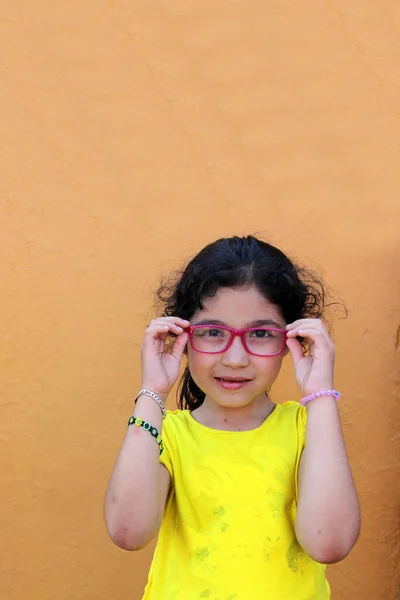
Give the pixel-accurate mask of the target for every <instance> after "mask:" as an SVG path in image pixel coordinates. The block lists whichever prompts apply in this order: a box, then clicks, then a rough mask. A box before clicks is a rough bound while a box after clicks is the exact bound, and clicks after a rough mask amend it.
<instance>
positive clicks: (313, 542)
mask: <svg viewBox="0 0 400 600" xmlns="http://www.w3.org/2000/svg"><path fill="white" fill-rule="evenodd" d="M307 413H308V415H307V431H306V440H307V441H306V447H305V449H304V450H303V454H302V457H301V460H300V467H299V495H298V506H297V518H296V535H297V539H298V540H299V543H300V545H301V546H302V547H303V548H304V550H305V551H306V552H307V554H308V555H309V556H311V558H313V559H314V560H316V561H317V562H321V563H334V562H338V561H340V560H342V559H343V558H344V557H345V556H347V554H348V553H349V552H350V550H351V549H352V547H353V546H354V544H355V543H356V541H357V538H358V535H359V532H360V507H359V503H358V498H357V492H356V490H355V487H354V483H353V478H352V475H351V470H350V465H349V462H348V459H347V455H346V449H345V444H344V440H343V435H342V429H341V425H340V419H339V412H338V409H337V403H336V400H335V399H334V398H332V397H331V396H322V397H320V398H316V399H315V400H312V401H311V402H308V403H307Z"/></svg>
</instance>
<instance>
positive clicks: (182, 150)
mask: <svg viewBox="0 0 400 600" xmlns="http://www.w3.org/2000/svg"><path fill="white" fill-rule="evenodd" d="M1 12H2V16H1V20H0V53H1V76H0V90H1V92H0V108H1V119H0V222H1V255H0V265H1V281H2V285H1V289H2V293H1V295H0V312H1V315H2V317H1V326H0V327H1V332H0V340H1V347H0V361H1V380H0V387H1V398H0V402H1V404H0V441H1V452H0V486H1V490H2V491H1V495H0V514H1V540H2V543H1V546H0V597H1V599H2V600H110V599H112V600H126V599H127V598H131V599H132V600H139V599H140V598H141V593H142V589H143V585H144V583H145V580H146V573H147V569H148V565H149V560H150V556H151V550H152V549H151V548H149V549H147V550H145V551H143V552H141V553H137V554H130V553H124V552H123V551H121V550H119V549H117V548H116V547H114V546H113V545H112V543H111V542H110V541H109V539H108V537H107V534H106V530H105V527H104V524H103V517H102V503H103V496H104V492H105V488H106V485H107V481H108V477H109V475H110V472H111V469H112V466H113V463H114V460H115V458H116V455H117V452H118V449H119V445H120V443H121V441H122V438H123V435H124V427H125V422H126V418H127V416H128V415H129V414H130V411H131V407H132V396H133V395H134V393H135V391H137V389H138V386H139V385H140V364H139V345H140V342H141V337H142V331H143V328H144V326H145V324H146V322H147V320H148V311H149V309H150V307H151V298H152V296H151V295H152V291H153V290H154V288H155V286H156V284H157V281H158V279H159V276H160V274H161V272H165V271H168V269H170V268H172V267H174V266H176V265H178V264H179V263H180V262H181V260H182V259H183V257H185V256H190V255H191V254H192V253H193V252H195V251H196V250H197V249H199V248H200V247H201V246H202V245H203V244H205V243H207V242H209V241H211V240H213V239H214V238H216V237H219V236H221V235H231V234H234V233H235V234H242V233H247V232H255V231H259V232H261V233H262V234H264V235H265V236H266V237H267V238H268V239H269V240H271V241H272V242H273V243H276V244H277V245H279V246H281V247H282V248H283V249H285V250H286V251H288V252H289V253H291V254H292V255H294V256H297V257H298V259H299V260H301V261H303V262H305V263H308V264H311V265H312V266H315V267H318V266H321V268H322V269H323V274H324V276H325V278H326V280H327V281H328V282H329V283H330V284H331V286H332V287H333V288H334V289H335V290H336V292H337V294H338V295H339V296H340V297H341V298H342V299H343V301H344V302H345V304H346V306H347V308H348V310H349V317H348V319H347V320H338V321H337V322H336V324H335V342H336V346H337V354H338V358H337V383H336V385H337V387H338V388H339V389H340V390H341V391H342V393H343V400H342V402H341V411H342V415H343V423H344V429H345V435H346V440H347V444H348V451H349V455H350V458H351V462H352V465H353V470H354V476H355V479H356V482H357V486H358V490H359V493H360V498H361V502H362V510H363V528H362V535H361V537H360V540H359V543H358V545H357V546H356V548H355V549H354V551H353V552H352V553H351V555H350V556H349V557H348V559H347V560H346V561H344V562H343V563H341V564H338V565H335V566H332V567H330V568H329V571H328V572H329V577H330V580H331V583H332V588H333V598H334V599H340V600H354V599H360V600H361V599H362V600H396V599H397V598H398V593H399V571H398V570H397V568H398V564H399V546H398V539H399V537H398V536H399V522H398V514H399V513H398V500H399V474H400V473H399V450H400V437H399V433H398V431H399V418H398V414H399V404H398V392H399V379H398V378H397V379H396V348H397V345H398V343H399V334H398V326H399V320H400V316H399V300H400V298H399V296H400V293H399V271H398V268H399V252H398V240H399V228H398V223H399V217H400V210H399V204H400V203H399V185H400V168H399V167H400V160H399V159H400V147H399V139H400V123H399V96H400V71H399V63H400V37H399V28H400V9H399V3H398V2H397V1H394V0H386V1H385V2H374V1H372V0H346V1H345V0H335V1H331V2H317V0H303V1H302V2H300V1H299V0H295V1H292V2H286V1H285V0H279V1H278V0H270V1H269V2H261V1H260V0H254V1H252V2H248V1H245V0H242V1H240V0H236V1H234V0H222V1H221V2H211V1H210V0H201V1H200V0H186V1H184V0H161V1H160V2H147V1H146V2H145V1H144V0H135V1H134V2H128V1H127V0H109V1H107V2H106V1H104V0H96V1H94V0H86V1H85V2H84V1H82V0H80V1H79V0H71V1H70V2H61V1H57V0H54V1H53V2H49V1H48V2H45V1H43V0H37V2H30V3H29V2H23V1H22V0H12V1H11V0H9V1H8V2H7V1H6V2H5V3H3V5H2V11H1ZM397 356H398V353H397ZM397 367H398V364H397ZM273 397H274V399H275V400H276V401H278V402H279V401H282V400H284V399H288V398H292V399H296V398H298V392H297V390H296V386H295V383H294V379H293V373H292V369H291V366H290V363H289V362H286V364H285V367H284V370H283V373H282V376H281V379H280V382H279V383H278V384H277V386H276V388H275V390H274V392H273ZM171 403H173V400H172V399H171Z"/></svg>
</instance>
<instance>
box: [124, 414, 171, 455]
mask: <svg viewBox="0 0 400 600" xmlns="http://www.w3.org/2000/svg"><path fill="white" fill-rule="evenodd" d="M129 425H136V427H143V429H145V430H146V431H150V433H151V435H152V436H153V437H155V438H156V442H157V444H158V445H159V446H160V454H162V453H163V450H164V444H163V441H162V438H161V435H160V434H159V433H158V431H157V429H156V428H155V427H153V425H152V424H151V423H149V422H148V421H143V419H141V418H140V417H133V416H132V417H129V419H128V425H127V427H129Z"/></svg>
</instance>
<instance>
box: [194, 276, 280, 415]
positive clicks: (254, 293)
mask: <svg viewBox="0 0 400 600" xmlns="http://www.w3.org/2000/svg"><path fill="white" fill-rule="evenodd" d="M202 304H203V309H202V310H200V311H198V312H197V313H196V314H195V315H194V316H193V318H192V319H191V320H190V322H191V325H197V324H199V323H202V324H205V323H207V321H211V322H212V324H214V325H217V324H219V325H225V326H227V327H232V328H233V329H245V328H246V327H254V326H256V325H254V324H255V323H256V322H258V321H267V323H266V324H265V325H268V324H269V325H271V327H277V328H279V329H284V328H285V326H286V322H285V320H284V319H283V317H282V315H281V313H280V311H279V309H278V308H277V306H275V305H274V304H271V302H269V301H268V300H266V299H265V298H264V296H262V295H261V294H260V292H259V291H258V290H257V288H256V287H254V286H250V287H246V288H242V289H234V288H219V289H218V290H217V293H216V294H215V296H213V297H212V298H206V299H205V300H204V301H203V302H202ZM268 322H269V323H268ZM188 359H189V368H190V373H191V375H192V377H193V379H194V381H195V383H196V384H197V385H198V386H199V388H200V389H201V390H202V391H203V392H204V393H205V394H206V401H207V397H209V398H210V399H212V400H213V401H214V402H216V403H217V404H219V405H220V406H222V407H227V408H228V407H229V408H240V407H244V406H247V405H249V404H251V403H252V402H253V401H255V400H257V399H260V397H261V396H263V397H264V398H265V396H264V394H265V392H266V391H267V390H269V389H270V387H271V385H272V384H273V382H274V381H275V379H276V377H277V375H278V373H279V370H280V368H281V364H282V359H283V354H280V355H278V356H272V357H262V356H254V355H252V354H249V353H248V352H247V351H246V349H245V348H244V346H243V343H242V340H241V339H240V337H239V336H236V337H235V338H234V340H233V343H232V345H231V346H230V347H229V348H228V349H227V350H226V351H225V352H223V353H221V354H201V353H199V352H196V351H195V350H193V348H192V347H191V344H190V342H189V343H188ZM232 378H235V379H237V380H242V381H243V380H246V381H245V383H241V382H240V381H238V382H237V384H235V383H233V384H229V383H228V384H227V383H226V380H230V379H232ZM222 380H225V382H224V381H222Z"/></svg>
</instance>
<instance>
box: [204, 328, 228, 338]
mask: <svg viewBox="0 0 400 600" xmlns="http://www.w3.org/2000/svg"><path fill="white" fill-rule="evenodd" d="M223 333H224V332H223V331H221V330H220V329H208V330H207V334H208V336H209V337H218V336H219V335H223Z"/></svg>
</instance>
